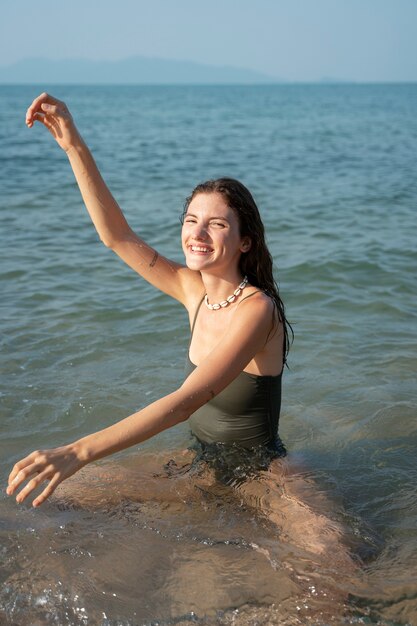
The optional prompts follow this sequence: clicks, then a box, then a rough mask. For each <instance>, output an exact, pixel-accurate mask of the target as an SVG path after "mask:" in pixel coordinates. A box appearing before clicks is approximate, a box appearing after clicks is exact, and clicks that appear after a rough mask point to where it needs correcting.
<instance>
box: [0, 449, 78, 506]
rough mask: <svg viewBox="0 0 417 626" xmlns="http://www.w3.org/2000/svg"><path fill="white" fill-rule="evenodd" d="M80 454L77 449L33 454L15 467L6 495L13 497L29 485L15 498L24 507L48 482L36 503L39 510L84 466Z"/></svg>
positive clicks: (34, 502) (44, 451) (34, 501)
mask: <svg viewBox="0 0 417 626" xmlns="http://www.w3.org/2000/svg"><path fill="white" fill-rule="evenodd" d="M77 452H78V451H77V447H76V445H67V446H61V447H60V448H53V449H51V450H42V451H36V452H32V453H31V454H29V455H28V456H27V457H25V458H24V459H22V460H21V461H19V462H18V463H16V465H15V466H14V467H13V469H12V471H11V473H10V476H9V482H8V487H7V490H6V493H7V495H9V496H11V495H13V494H14V493H15V492H16V491H17V490H18V489H19V487H20V486H21V485H23V483H25V482H26V481H28V482H27V483H26V485H25V486H24V487H23V489H21V490H20V492H19V493H18V494H17V496H16V502H18V503H21V502H23V501H24V500H25V498H26V497H27V496H28V495H29V494H30V493H31V492H32V491H34V490H35V489H37V488H38V487H39V486H41V485H43V483H45V482H48V484H47V485H46V487H45V488H44V489H43V491H42V492H41V493H40V494H39V495H38V496H37V497H36V498H35V499H34V500H33V503H32V504H33V506H35V507H36V506H39V505H40V504H42V503H43V502H44V501H45V500H46V499H47V498H49V496H50V495H51V494H52V493H53V492H54V491H55V489H56V488H57V486H58V485H59V484H60V483H62V481H63V480H65V479H66V478H69V477H70V476H72V474H75V472H77V471H78V470H79V469H81V468H82V467H83V466H84V465H85V462H83V461H81V459H80V458H79V454H78V453H77Z"/></svg>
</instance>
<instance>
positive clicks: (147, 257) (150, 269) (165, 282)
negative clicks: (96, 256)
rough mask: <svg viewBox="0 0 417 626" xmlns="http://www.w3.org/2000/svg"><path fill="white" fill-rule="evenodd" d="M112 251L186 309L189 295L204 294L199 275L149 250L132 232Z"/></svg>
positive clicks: (127, 233) (114, 246)
mask: <svg viewBox="0 0 417 626" xmlns="http://www.w3.org/2000/svg"><path fill="white" fill-rule="evenodd" d="M111 249H112V250H113V251H114V252H115V253H116V254H117V255H118V256H119V257H120V258H121V259H122V260H123V261H124V262H125V263H127V265H129V266H130V267H131V268H132V269H133V270H135V272H137V273H138V274H140V275H141V276H142V277H143V278H144V279H145V280H147V281H148V282H149V283H151V285H153V286H154V287H156V288H157V289H160V290H161V291H163V292H164V293H166V294H168V295H169V296H171V297H173V298H175V299H176V300H178V301H179V302H181V303H182V304H184V306H187V304H188V303H189V300H190V295H191V294H192V295H195V294H200V293H201V294H202V293H203V291H204V286H203V282H202V279H201V275H200V273H199V272H195V271H193V270H190V269H188V267H186V266H185V265H182V264H181V263H176V262H175V261H171V260H170V259H167V258H165V257H163V256H161V255H159V254H158V252H157V251H156V250H155V249H154V248H152V247H151V246H149V245H148V244H147V243H146V242H145V241H143V239H141V238H140V237H138V236H137V235H136V233H134V232H133V231H132V230H131V229H130V228H129V229H128V231H127V232H126V234H125V235H124V237H123V238H121V239H119V240H117V241H116V242H114V243H113V244H112V245H111Z"/></svg>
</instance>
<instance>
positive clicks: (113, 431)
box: [7, 296, 273, 506]
mask: <svg viewBox="0 0 417 626" xmlns="http://www.w3.org/2000/svg"><path fill="white" fill-rule="evenodd" d="M239 308H240V311H239V316H238V319H237V321H236V320H235V322H234V323H233V324H232V325H231V326H230V328H228V329H227V332H225V333H224V335H223V336H222V338H221V341H220V342H219V344H218V345H217V346H216V347H215V348H214V349H213V351H212V352H211V353H210V354H209V355H208V357H207V358H206V359H205V360H204V362H203V363H201V364H200V365H199V366H198V367H197V368H196V369H195V370H194V371H193V372H192V373H191V374H190V376H189V377H188V378H187V379H186V381H185V382H184V384H183V385H182V386H181V387H180V388H179V389H177V390H176V391H174V392H173V393H171V394H169V395H167V396H165V397H163V398H161V399H160V400H157V401H156V402H154V403H152V404H150V405H149V406H147V407H145V408H144V409H142V410H141V411H138V412H137V413H134V414H133V415H130V416H129V417H127V418H125V419H124V420H122V421H120V422H118V423H116V424H114V425H112V426H109V427H108V428H105V429H104V430H101V431H99V432H97V433H94V434H92V435H88V436H87V437H83V438H82V439H80V440H78V441H77V442H75V443H72V444H70V445H67V446H62V447H60V448H55V449H53V450H45V451H41V452H39V451H38V452H32V454H30V455H29V456H27V457H26V458H24V459H23V460H22V461H19V462H18V463H16V465H15V466H14V468H13V470H12V472H11V474H10V477H9V484H8V488H7V493H8V495H12V494H14V493H15V492H16V491H17V490H18V489H19V487H20V486H21V485H23V483H25V482H26V481H27V480H29V482H27V484H26V486H24V487H23V489H22V490H21V491H20V492H19V493H18V495H17V497H16V500H17V501H18V502H22V501H23V500H24V499H25V498H26V497H27V496H28V495H29V494H30V493H31V492H32V491H33V490H34V489H36V488H37V487H38V486H40V485H42V484H43V483H44V482H45V481H49V484H48V485H47V486H46V487H45V488H44V490H43V491H42V492H41V493H40V495H39V496H37V497H36V498H35V500H34V501H33V505H34V506H39V505H40V504H42V503H43V502H44V501H45V500H46V499H47V498H48V497H49V496H50V495H51V494H52V493H53V492H54V491H55V489H56V487H57V486H58V485H59V483H61V482H62V481H63V480H65V479H66V478H68V477H69V476H71V475H72V474H74V473H75V472H76V471H78V470H79V469H81V468H82V467H83V466H84V465H86V464H87V463H90V462H92V461H95V460H97V459H100V458H102V457H104V456H108V455H110V454H113V453H115V452H118V451H120V450H124V449H125V448H128V447H130V446H133V445H137V444H138V443H141V442H142V441H145V440H146V439H149V438H150V437H153V436H154V435H156V434H157V433H159V432H161V431H163V430H165V429H167V428H170V427H171V426H174V425H175V424H178V423H179V422H182V421H185V420H186V419H188V417H189V416H190V415H192V413H194V412H195V411H196V410H197V409H198V408H200V407H201V406H202V405H203V404H205V403H206V402H208V401H209V400H210V399H211V398H213V397H214V396H215V395H217V394H218V393H220V391H222V390H223V389H224V388H225V387H226V386H227V385H229V384H230V383H231V382H232V380H234V379H235V378H236V377H237V376H238V374H239V373H240V372H241V371H242V370H243V369H244V368H245V367H246V365H247V364H248V363H249V362H250V361H251V360H252V358H253V357H254V356H255V355H256V354H257V353H258V352H259V351H260V350H262V349H263V347H264V346H265V342H266V341H267V337H268V333H269V330H270V325H271V314H272V312H273V311H272V308H273V305H272V302H271V301H270V300H269V298H267V297H266V296H259V297H257V296H255V297H253V298H250V299H248V300H247V301H244V302H242V303H241V305H240V307H239ZM236 346H238V347H237V348H236Z"/></svg>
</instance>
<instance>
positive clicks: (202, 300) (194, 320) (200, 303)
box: [190, 296, 204, 344]
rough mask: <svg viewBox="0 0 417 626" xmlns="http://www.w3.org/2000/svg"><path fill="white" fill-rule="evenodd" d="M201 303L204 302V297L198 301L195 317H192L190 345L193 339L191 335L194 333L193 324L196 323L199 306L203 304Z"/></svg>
mask: <svg viewBox="0 0 417 626" xmlns="http://www.w3.org/2000/svg"><path fill="white" fill-rule="evenodd" d="M203 302H204V296H203V298H202V299H201V300H200V302H199V304H198V307H197V310H196V312H195V315H194V319H193V323H192V325H191V337H190V344H191V339H192V338H193V333H194V328H195V323H196V321H197V316H198V313H199V311H200V309H201V305H202V304H203Z"/></svg>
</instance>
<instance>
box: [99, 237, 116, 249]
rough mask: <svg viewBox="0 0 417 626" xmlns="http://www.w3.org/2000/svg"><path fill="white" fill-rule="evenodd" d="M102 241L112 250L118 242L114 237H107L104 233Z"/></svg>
mask: <svg viewBox="0 0 417 626" xmlns="http://www.w3.org/2000/svg"><path fill="white" fill-rule="evenodd" d="M100 241H101V243H102V244H103V245H104V246H106V248H110V250H114V248H115V246H116V242H115V241H114V239H112V238H110V237H106V236H104V235H100Z"/></svg>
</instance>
